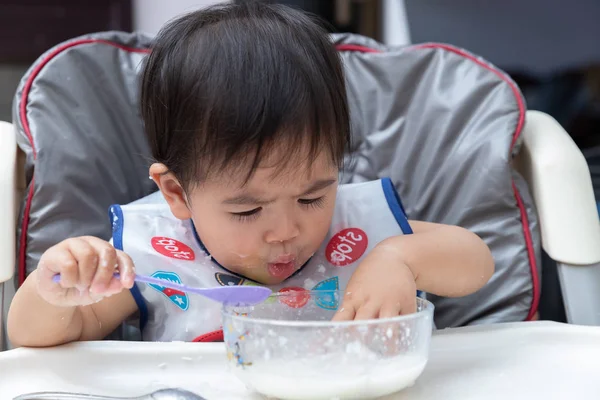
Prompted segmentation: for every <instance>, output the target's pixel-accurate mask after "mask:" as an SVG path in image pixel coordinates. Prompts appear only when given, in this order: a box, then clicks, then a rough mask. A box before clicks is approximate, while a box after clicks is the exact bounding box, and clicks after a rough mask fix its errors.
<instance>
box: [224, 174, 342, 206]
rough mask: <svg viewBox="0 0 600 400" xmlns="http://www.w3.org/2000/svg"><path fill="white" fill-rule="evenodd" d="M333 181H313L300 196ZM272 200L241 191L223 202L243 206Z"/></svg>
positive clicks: (311, 192) (263, 203) (334, 180)
mask: <svg viewBox="0 0 600 400" xmlns="http://www.w3.org/2000/svg"><path fill="white" fill-rule="evenodd" d="M335 182H337V180H336V179H320V180H318V181H316V182H314V183H313V184H312V185H310V187H309V188H308V189H307V190H306V191H304V193H302V194H301V195H300V197H302V196H308V195H310V194H313V193H315V192H318V191H319V190H322V189H325V188H326V187H328V186H331V185H333V184H334V183H335ZM274 201H275V200H264V199H259V198H258V197H254V196H253V195H251V194H248V193H241V194H239V195H237V196H234V197H231V198H229V199H226V200H224V201H223V204H227V205H235V206H244V205H256V206H264V205H267V204H270V203H273V202H274Z"/></svg>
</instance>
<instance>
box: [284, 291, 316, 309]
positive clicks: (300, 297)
mask: <svg viewBox="0 0 600 400" xmlns="http://www.w3.org/2000/svg"><path fill="white" fill-rule="evenodd" d="M279 293H289V294H288V295H286V296H281V297H279V301H281V302H282V303H283V304H287V305H288V306H290V307H292V308H302V307H304V306H305V305H306V303H308V300H310V293H308V290H306V289H303V288H301V287H298V286H292V287H284V288H283V289H281V290H279Z"/></svg>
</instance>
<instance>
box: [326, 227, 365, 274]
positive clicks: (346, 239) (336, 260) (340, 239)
mask: <svg viewBox="0 0 600 400" xmlns="http://www.w3.org/2000/svg"><path fill="white" fill-rule="evenodd" d="M368 244H369V239H368V238H367V234H366V233H365V232H364V231H363V230H362V229H358V228H347V229H344V230H341V231H340V232H338V233H337V234H335V235H333V237H332V238H331V240H330V241H329V244H327V248H326V249H325V255H326V256H327V260H329V262H330V263H331V264H333V265H335V266H337V267H343V266H346V265H349V264H352V263H353V262H355V261H356V260H358V259H359V258H360V257H362V255H363V254H365V251H367V246H368Z"/></svg>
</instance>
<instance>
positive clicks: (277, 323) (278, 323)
mask: <svg viewBox="0 0 600 400" xmlns="http://www.w3.org/2000/svg"><path fill="white" fill-rule="evenodd" d="M343 292H344V291H342V290H307V291H306V293H309V294H326V293H343ZM291 295H292V293H290V292H285V293H274V294H273V295H271V296H272V297H285V296H291ZM417 303H421V304H422V305H423V306H424V308H423V309H422V310H420V311H417V312H415V313H411V314H405V315H398V316H396V317H390V318H379V319H370V320H360V321H354V320H353V321H335V322H334V321H288V320H278V319H266V318H265V319H263V318H248V317H247V316H241V315H234V314H233V313H231V312H228V310H231V309H233V308H239V307H240V306H235V305H228V304H224V305H223V307H222V308H221V315H222V316H223V317H226V318H229V319H231V320H233V321H243V322H245V323H251V324H255V325H269V326H274V327H290V328H291V327H296V328H347V327H353V326H359V325H360V326H373V325H384V324H390V323H397V322H404V321H410V320H417V319H422V318H425V317H426V316H430V317H431V318H433V312H434V310H435V306H434V305H433V303H432V302H430V301H429V300H427V299H423V298H421V297H417ZM250 307H251V306H250Z"/></svg>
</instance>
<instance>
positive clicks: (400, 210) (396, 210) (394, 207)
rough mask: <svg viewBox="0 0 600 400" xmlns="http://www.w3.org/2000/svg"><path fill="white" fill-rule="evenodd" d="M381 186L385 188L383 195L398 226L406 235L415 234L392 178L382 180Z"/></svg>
mask: <svg viewBox="0 0 600 400" xmlns="http://www.w3.org/2000/svg"><path fill="white" fill-rule="evenodd" d="M381 186H382V187H383V194H384V195H385V199H386V200H387V203H388V206H389V207H390V211H391V212H392V214H393V215H394V218H395V219H396V222H398V225H400V229H402V233H404V234H405V235H409V234H411V233H413V230H412V228H411V227H410V224H409V223H408V218H407V217H406V211H404V207H403V206H402V201H401V200H400V196H399V195H398V192H397V191H396V188H395V187H394V184H393V183H392V180H391V179H390V178H381Z"/></svg>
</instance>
